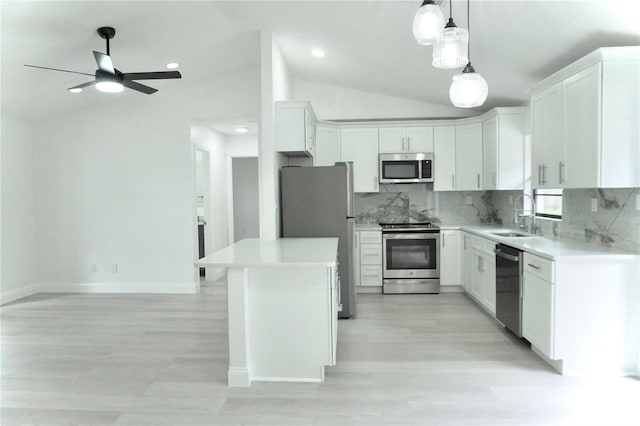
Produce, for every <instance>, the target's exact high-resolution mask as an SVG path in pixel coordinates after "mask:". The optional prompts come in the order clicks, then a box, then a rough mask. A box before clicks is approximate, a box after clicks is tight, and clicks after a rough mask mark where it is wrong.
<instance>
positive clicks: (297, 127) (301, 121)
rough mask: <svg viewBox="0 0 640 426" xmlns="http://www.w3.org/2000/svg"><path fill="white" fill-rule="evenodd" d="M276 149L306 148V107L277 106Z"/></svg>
mask: <svg viewBox="0 0 640 426" xmlns="http://www.w3.org/2000/svg"><path fill="white" fill-rule="evenodd" d="M275 114H276V151H278V152H299V151H304V150H305V149H306V146H305V144H306V142H305V141H306V139H307V136H306V125H307V121H306V120H307V118H306V117H307V115H308V114H307V112H306V111H305V109H304V108H276V112H275Z"/></svg>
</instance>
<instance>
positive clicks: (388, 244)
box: [380, 223, 440, 294]
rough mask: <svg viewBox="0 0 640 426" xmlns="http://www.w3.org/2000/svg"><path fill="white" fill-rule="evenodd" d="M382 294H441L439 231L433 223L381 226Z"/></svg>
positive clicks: (384, 224)
mask: <svg viewBox="0 0 640 426" xmlns="http://www.w3.org/2000/svg"><path fill="white" fill-rule="evenodd" d="M380 226H381V227H382V278H383V281H382V292H383V293H384V294H398V293H440V252H439V247H440V229H439V228H438V225H436V224H433V223H381V224H380Z"/></svg>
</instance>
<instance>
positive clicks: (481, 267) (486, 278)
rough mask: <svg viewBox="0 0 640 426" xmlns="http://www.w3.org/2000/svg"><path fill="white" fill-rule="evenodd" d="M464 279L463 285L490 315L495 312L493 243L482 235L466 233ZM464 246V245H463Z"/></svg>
mask: <svg viewBox="0 0 640 426" xmlns="http://www.w3.org/2000/svg"><path fill="white" fill-rule="evenodd" d="M464 244H467V246H466V247H467V249H466V252H467V253H466V255H467V260H466V262H465V263H466V265H465V266H466V274H467V276H466V280H467V282H468V284H467V286H466V287H465V286H464V285H463V287H464V288H465V290H467V293H469V294H470V295H471V296H472V297H473V298H474V299H476V301H477V302H478V303H480V305H482V306H483V307H484V308H485V309H486V310H487V311H489V312H490V313H491V314H492V315H495V313H496V258H495V254H493V248H494V247H495V243H494V242H493V241H492V240H489V239H485V238H482V237H476V236H471V235H467V239H466V240H465V242H464ZM463 247H464V245H463Z"/></svg>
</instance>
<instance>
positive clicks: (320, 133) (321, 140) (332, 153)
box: [313, 124, 340, 166]
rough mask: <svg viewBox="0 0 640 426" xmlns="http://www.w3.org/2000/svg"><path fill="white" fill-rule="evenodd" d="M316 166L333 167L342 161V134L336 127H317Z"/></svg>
mask: <svg viewBox="0 0 640 426" xmlns="http://www.w3.org/2000/svg"><path fill="white" fill-rule="evenodd" d="M313 159H314V166H333V165H334V164H335V163H336V162H337V161H340V132H339V131H338V129H337V128H335V127H328V126H323V125H320V124H319V125H318V126H316V149H315V153H314V155H313Z"/></svg>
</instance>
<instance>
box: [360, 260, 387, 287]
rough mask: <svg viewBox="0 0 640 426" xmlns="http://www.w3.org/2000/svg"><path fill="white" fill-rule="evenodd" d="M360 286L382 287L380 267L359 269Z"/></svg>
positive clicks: (370, 266)
mask: <svg viewBox="0 0 640 426" xmlns="http://www.w3.org/2000/svg"><path fill="white" fill-rule="evenodd" d="M360 285H363V286H364V285H378V286H379V285H382V266H381V265H364V266H361V267H360Z"/></svg>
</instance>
